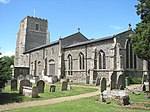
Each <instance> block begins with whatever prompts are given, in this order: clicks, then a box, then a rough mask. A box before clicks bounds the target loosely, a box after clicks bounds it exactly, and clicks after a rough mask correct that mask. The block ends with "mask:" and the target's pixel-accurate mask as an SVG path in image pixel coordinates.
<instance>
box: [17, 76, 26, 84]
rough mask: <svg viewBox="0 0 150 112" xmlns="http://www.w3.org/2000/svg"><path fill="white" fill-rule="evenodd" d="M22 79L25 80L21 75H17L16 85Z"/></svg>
mask: <svg viewBox="0 0 150 112" xmlns="http://www.w3.org/2000/svg"><path fill="white" fill-rule="evenodd" d="M23 79H25V78H24V76H23V75H19V76H18V77H17V81H18V83H20V81H21V80H23Z"/></svg>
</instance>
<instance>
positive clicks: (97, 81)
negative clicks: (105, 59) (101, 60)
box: [95, 77, 101, 86]
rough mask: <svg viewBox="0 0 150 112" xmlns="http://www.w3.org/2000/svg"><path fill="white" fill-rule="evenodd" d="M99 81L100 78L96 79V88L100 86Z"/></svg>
mask: <svg viewBox="0 0 150 112" xmlns="http://www.w3.org/2000/svg"><path fill="white" fill-rule="evenodd" d="M100 80H101V79H100V77H97V78H96V84H95V85H96V86H98V85H100Z"/></svg>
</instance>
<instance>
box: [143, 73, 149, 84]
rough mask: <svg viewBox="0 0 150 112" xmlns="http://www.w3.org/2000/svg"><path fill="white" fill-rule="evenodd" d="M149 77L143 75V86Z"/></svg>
mask: <svg viewBox="0 0 150 112" xmlns="http://www.w3.org/2000/svg"><path fill="white" fill-rule="evenodd" d="M147 79H148V78H147V75H146V74H143V77H142V84H144V82H146V81H147Z"/></svg>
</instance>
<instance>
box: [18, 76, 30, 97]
mask: <svg viewBox="0 0 150 112" xmlns="http://www.w3.org/2000/svg"><path fill="white" fill-rule="evenodd" d="M23 86H29V87H32V83H31V82H30V81H29V80H27V79H23V80H21V81H20V86H19V93H20V94H22V92H23Z"/></svg>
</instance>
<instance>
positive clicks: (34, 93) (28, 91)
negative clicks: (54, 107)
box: [22, 86, 38, 98]
mask: <svg viewBox="0 0 150 112" xmlns="http://www.w3.org/2000/svg"><path fill="white" fill-rule="evenodd" d="M22 95H25V96H29V97H31V98H37V97H38V88H37V87H36V86H34V87H33V88H32V87H29V86H23V93H22Z"/></svg>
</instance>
